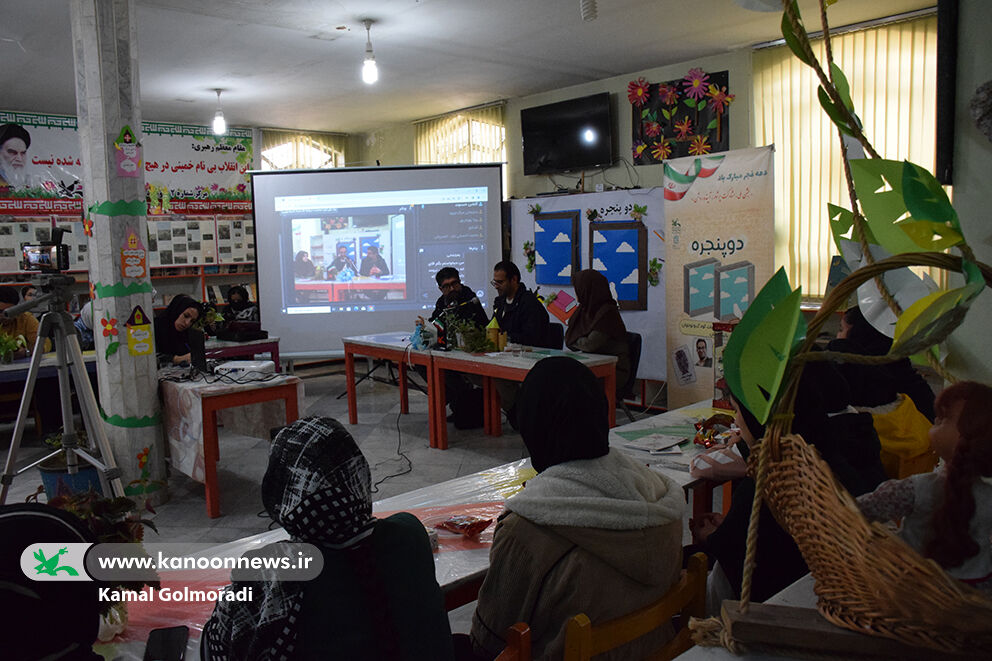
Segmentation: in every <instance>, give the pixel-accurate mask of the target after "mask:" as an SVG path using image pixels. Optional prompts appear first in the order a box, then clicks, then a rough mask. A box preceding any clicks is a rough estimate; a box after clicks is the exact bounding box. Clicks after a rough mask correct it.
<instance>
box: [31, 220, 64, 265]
mask: <svg viewBox="0 0 992 661" xmlns="http://www.w3.org/2000/svg"><path fill="white" fill-rule="evenodd" d="M65 232H66V230H65V229H63V228H61V227H54V228H52V240H51V241H43V242H41V243H39V244H35V245H31V244H24V245H23V246H21V270H22V271H41V272H43V273H58V272H59V271H68V270H69V246H67V245H65V244H64V243H62V235H63V234H64V233H65Z"/></svg>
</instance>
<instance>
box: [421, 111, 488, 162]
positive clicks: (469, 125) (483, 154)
mask: <svg viewBox="0 0 992 661" xmlns="http://www.w3.org/2000/svg"><path fill="white" fill-rule="evenodd" d="M503 110H504V105H503V104H502V103H500V104H496V105H490V106H485V107H482V108H473V109H469V110H460V111H458V112H454V113H451V114H448V115H443V116H441V117H432V118H430V119H425V120H421V121H419V122H416V123H415V124H416V162H417V165H444V164H449V163H502V162H504V161H506V129H505V128H504V126H503Z"/></svg>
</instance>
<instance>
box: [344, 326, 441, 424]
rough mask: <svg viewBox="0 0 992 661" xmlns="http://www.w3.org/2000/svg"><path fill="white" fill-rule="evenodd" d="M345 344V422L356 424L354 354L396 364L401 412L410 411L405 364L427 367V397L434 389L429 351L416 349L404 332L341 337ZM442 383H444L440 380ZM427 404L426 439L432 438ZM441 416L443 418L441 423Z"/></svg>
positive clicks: (432, 421) (432, 420)
mask: <svg viewBox="0 0 992 661" xmlns="http://www.w3.org/2000/svg"><path fill="white" fill-rule="evenodd" d="M342 342H343V343H344V371H345V381H346V382H347V389H348V422H349V423H351V424H353V425H356V424H358V401H357V397H358V393H357V391H356V390H355V356H368V357H369V358H382V359H384V360H390V361H392V362H394V363H396V364H397V366H398V369H399V373H400V376H399V382H400V384H399V385H400V413H409V412H410V399H409V391H408V388H407V380H406V371H407V365H408V364H412V365H422V366H424V367H425V368H426V369H427V393H428V394H427V397H428V400H430V398H431V397H432V395H431V393H433V392H434V390H435V388H434V383H435V381H434V380H433V376H432V374H431V352H430V351H426V350H425V351H418V350H415V349H413V347H411V346H410V334H409V333H403V332H393V333H375V334H373V335H357V336H354V337H346V338H343V339H342ZM442 383H443V382H442ZM430 410H431V409H430V406H429V405H428V415H427V424H428V438H433V437H434V431H433V430H434V424H435V420H434V416H433V415H431V413H430ZM443 421H444V418H442V422H443Z"/></svg>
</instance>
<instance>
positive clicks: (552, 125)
mask: <svg viewBox="0 0 992 661" xmlns="http://www.w3.org/2000/svg"><path fill="white" fill-rule="evenodd" d="M520 129H521V133H522V134H523V141H524V174H551V173H555V172H570V171H575V170H588V169H591V168H598V167H606V166H609V165H613V161H614V158H613V155H614V153H615V152H616V150H615V149H614V146H613V112H612V111H611V109H610V93H609V92H602V93H600V94H593V95H591V96H583V97H580V98H577V99H569V100H568V101H559V102H558V103H549V104H548V105H544V106H536V107H534V108H524V109H523V110H521V111H520Z"/></svg>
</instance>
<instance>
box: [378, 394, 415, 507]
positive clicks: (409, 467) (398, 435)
mask: <svg viewBox="0 0 992 661" xmlns="http://www.w3.org/2000/svg"><path fill="white" fill-rule="evenodd" d="M402 415H403V414H402V413H397V414H396V454H397V455H398V456H400V457H402V458H403V459H406V466H407V467H406V468H405V469H404V470H401V471H400V472H398V473H392V474H390V475H387V476H385V477H384V478H382V479H381V480H378V481H376V482H375V483H374V484H373V485H372V493H379V485H380V484H382V483H383V482H385V481H386V480H389V479H391V478H394V477H399V476H400V475H406V474H408V473H412V472H413V462H412V461H410V457H408V456H406V453H405V452H403V449H402V445H403V434H402V433H401V432H400V416H402ZM394 460H395V458H390V459H385V460H383V461H380V462H379V463H377V464H376V465H375V466H374V468H378V467H379V466H381V465H382V464H384V463H386V462H387V461H394Z"/></svg>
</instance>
